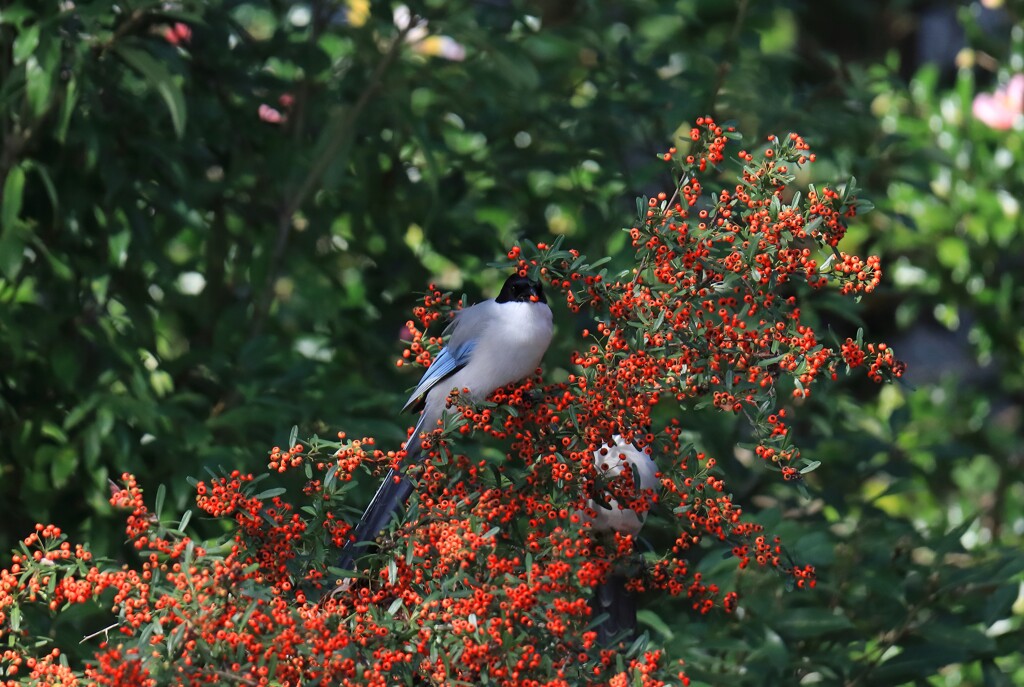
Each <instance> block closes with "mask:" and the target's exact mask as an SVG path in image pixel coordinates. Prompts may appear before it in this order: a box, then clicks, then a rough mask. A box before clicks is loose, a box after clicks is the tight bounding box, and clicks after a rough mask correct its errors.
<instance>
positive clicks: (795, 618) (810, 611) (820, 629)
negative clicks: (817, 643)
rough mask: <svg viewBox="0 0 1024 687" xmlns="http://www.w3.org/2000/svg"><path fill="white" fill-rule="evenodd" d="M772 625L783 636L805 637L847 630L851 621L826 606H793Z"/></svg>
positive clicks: (850, 625)
mask: <svg viewBox="0 0 1024 687" xmlns="http://www.w3.org/2000/svg"><path fill="white" fill-rule="evenodd" d="M773 627H774V628H775V630H776V631H778V633H779V634H780V635H782V636H783V637H792V638H796V639H806V638H808V637H816V636H818V635H823V634H827V633H829V632H840V631H842V630H849V629H851V628H852V627H853V623H851V622H850V620H849V618H847V617H846V616H845V615H837V614H835V613H833V612H832V611H830V610H828V609H826V608H795V609H793V610H791V611H789V612H788V613H786V614H785V615H783V616H781V617H780V618H779V619H778V620H777V621H776V622H775V624H774V625H773Z"/></svg>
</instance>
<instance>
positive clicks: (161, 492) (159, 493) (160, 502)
mask: <svg viewBox="0 0 1024 687" xmlns="http://www.w3.org/2000/svg"><path fill="white" fill-rule="evenodd" d="M165 498H167V487H165V486H164V485H162V484H161V485H160V486H158V487H157V488H156V500H155V501H154V502H153V512H154V513H156V517H158V518H159V517H160V512H161V511H163V509H164V499H165Z"/></svg>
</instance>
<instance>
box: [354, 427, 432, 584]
mask: <svg viewBox="0 0 1024 687" xmlns="http://www.w3.org/2000/svg"><path fill="white" fill-rule="evenodd" d="M414 436H415V435H414ZM410 441H413V440H412V439H411V440H410ZM420 452H421V449H419V448H418V447H417V448H415V449H410V450H409V453H408V454H407V455H406V458H405V461H404V464H405V465H409V464H410V463H412V462H414V461H415V460H416V459H417V458H418V457H419V454H420ZM404 472H405V471H404V469H403V466H399V468H398V469H395V468H391V469H390V470H388V474H387V476H385V477H384V481H383V482H381V485H380V487H379V488H378V489H377V493H376V494H374V495H373V499H372V500H371V501H370V505H368V506H367V507H366V510H365V511H363V517H361V518H360V519H359V522H358V523H356V528H355V533H354V537H355V538H354V539H352V540H350V541H349V542H348V543H347V544H345V547H344V548H343V549H342V550H341V558H340V559H339V560H338V567H339V568H341V569H342V570H354V569H355V568H354V567H353V566H354V564H355V561H356V558H357V557H359V556H360V555H361V554H362V553H364V552H365V550H366V546H365V545H363V543H364V542H369V541H373V540H374V539H376V538H377V535H378V534H380V533H381V531H382V530H383V529H384V528H385V527H387V526H388V523H389V522H391V518H392V517H393V516H394V514H395V513H397V512H398V510H399V509H400V508H401V507H402V506H403V505H404V504H405V502H406V501H408V500H409V496H410V495H411V494H412V490H413V484H412V482H410V481H409V478H408V477H406V476H405V474H404Z"/></svg>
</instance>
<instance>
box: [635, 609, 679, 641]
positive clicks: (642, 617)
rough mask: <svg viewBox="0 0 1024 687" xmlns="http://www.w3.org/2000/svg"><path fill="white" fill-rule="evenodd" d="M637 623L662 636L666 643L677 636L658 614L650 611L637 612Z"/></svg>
mask: <svg viewBox="0 0 1024 687" xmlns="http://www.w3.org/2000/svg"><path fill="white" fill-rule="evenodd" d="M636 619H637V622H640V623H643V624H644V625H646V626H647V627H649V628H651V629H652V630H654V631H655V632H657V633H658V634H660V635H661V636H662V637H663V638H664V639H665V640H666V641H668V640H670V639H672V638H673V637H674V636H675V635H674V633H673V632H672V628H670V627H669V626H668V624H667V623H666V622H665V621H664V620H662V619H661V616H659V615H658V614H657V613H655V612H654V611H652V610H649V609H646V608H645V609H642V610H639V611H637V612H636Z"/></svg>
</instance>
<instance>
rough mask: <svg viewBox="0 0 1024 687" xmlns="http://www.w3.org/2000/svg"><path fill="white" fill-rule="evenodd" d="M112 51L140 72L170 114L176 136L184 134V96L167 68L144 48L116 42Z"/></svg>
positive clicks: (179, 136)
mask: <svg viewBox="0 0 1024 687" xmlns="http://www.w3.org/2000/svg"><path fill="white" fill-rule="evenodd" d="M114 51H115V52H117V54H118V55H120V56H121V59H123V60H124V61H125V62H127V63H128V65H129V66H131V67H132V68H133V69H135V70H136V71H138V72H139V73H140V74H142V76H143V78H145V79H146V81H147V82H148V83H149V85H150V86H151V87H152V88H154V89H155V90H156V92H157V93H159V94H160V97H161V98H163V99H164V103H165V104H166V105H167V111H168V112H170V114H171V123H172V124H173V125H174V133H175V134H177V136H178V138H181V137H182V136H183V135H184V134H185V118H186V112H185V96H184V94H183V93H182V92H181V88H180V87H179V86H178V84H177V83H175V81H174V77H173V76H172V75H171V73H170V72H169V71H167V68H166V67H164V65H163V64H162V63H160V62H159V61H158V60H156V59H155V58H154V57H153V56H152V55H150V54H149V53H148V52H146V51H145V50H139V49H136V48H130V47H128V46H125V45H120V44H117V45H115V46H114Z"/></svg>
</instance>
